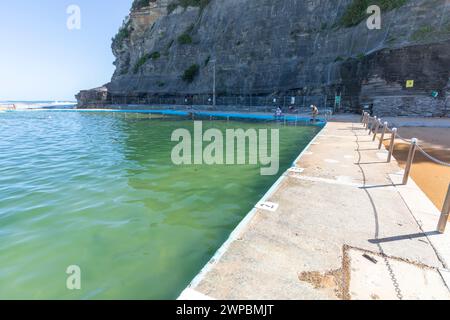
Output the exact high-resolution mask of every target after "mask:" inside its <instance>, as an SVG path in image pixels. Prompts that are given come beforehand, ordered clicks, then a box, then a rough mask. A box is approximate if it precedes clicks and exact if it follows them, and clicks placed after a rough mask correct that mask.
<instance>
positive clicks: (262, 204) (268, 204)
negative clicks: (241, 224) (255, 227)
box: [255, 201, 279, 212]
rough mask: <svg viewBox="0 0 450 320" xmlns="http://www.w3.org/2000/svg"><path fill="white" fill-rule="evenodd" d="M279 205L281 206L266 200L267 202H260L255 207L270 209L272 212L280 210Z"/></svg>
mask: <svg viewBox="0 0 450 320" xmlns="http://www.w3.org/2000/svg"><path fill="white" fill-rule="evenodd" d="M278 207H279V204H278V203H273V202H269V201H265V202H259V203H258V204H257V205H256V207H255V208H256V209H261V210H266V211H270V212H275V211H277V210H278Z"/></svg>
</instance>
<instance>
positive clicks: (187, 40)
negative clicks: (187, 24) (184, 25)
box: [178, 33, 192, 44]
mask: <svg viewBox="0 0 450 320" xmlns="http://www.w3.org/2000/svg"><path fill="white" fill-rule="evenodd" d="M178 43H179V44H191V43H192V37H191V36H190V35H189V34H187V33H183V34H182V35H181V36H179V37H178Z"/></svg>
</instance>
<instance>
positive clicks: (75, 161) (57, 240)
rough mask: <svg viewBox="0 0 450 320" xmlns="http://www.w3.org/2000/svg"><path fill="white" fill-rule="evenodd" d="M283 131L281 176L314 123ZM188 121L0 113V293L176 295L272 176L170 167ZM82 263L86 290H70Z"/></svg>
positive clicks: (252, 170) (250, 170)
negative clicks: (174, 137) (175, 139)
mask: <svg viewBox="0 0 450 320" xmlns="http://www.w3.org/2000/svg"><path fill="white" fill-rule="evenodd" d="M204 127H205V129H208V128H210V127H215V128H219V129H220V130H225V129H227V128H243V129H247V128H270V127H279V129H280V144H281V145H280V155H281V170H280V174H281V173H282V172H283V171H284V170H285V169H287V168H288V167H289V166H290V164H291V163H292V161H293V160H294V159H295V158H296V156H297V155H298V154H299V152H300V151H301V150H302V149H303V148H304V147H305V146H306V145H307V144H308V143H309V141H310V140H311V139H312V138H313V137H314V136H315V134H316V133H317V132H318V130H319V129H318V128H315V127H283V126H280V125H277V124H268V123H244V122H230V123H227V122H223V121H217V122H209V121H208V122H204ZM177 128H187V129H189V130H192V128H193V123H192V121H186V120H180V119H172V120H170V119H165V120H157V119H148V118H147V116H141V115H128V116H127V117H126V118H125V115H124V114H122V115H116V116H113V115H112V114H111V113H76V112H70V113H58V112H11V113H0V132H1V139H0V299H174V298H176V297H177V296H178V294H179V293H180V292H181V291H182V290H183V289H184V288H185V286H186V285H188V284H189V282H190V281H191V280H192V278H193V277H194V276H195V275H196V274H197V273H198V272H199V271H200V269H201V268H202V267H203V266H204V264H205V263H206V262H207V261H208V260H209V259H210V258H211V256H212V255H213V254H214V253H215V251H216V250H217V249H218V248H219V247H220V245H221V244H222V243H223V242H224V241H225V240H226V238H227V237H228V235H229V234H230V232H231V231H232V230H233V229H234V228H235V227H236V225H237V224H238V223H239V222H240V221H241V220H242V218H243V217H244V216H245V215H246V214H247V213H248V212H249V211H250V210H251V208H252V207H253V206H254V204H255V203H256V202H257V201H258V200H259V199H260V198H261V196H262V195H263V194H264V193H265V192H266V191H267V189H268V188H269V187H270V186H271V185H272V184H273V183H274V182H275V180H276V179H277V176H273V177H263V176H261V175H260V168H259V167H257V166H249V165H247V166H174V165H173V164H172V162H171V159H170V155H171V150H172V148H173V146H174V145H175V143H172V142H170V136H171V134H172V132H173V130H175V129H177ZM70 265H78V266H80V267H81V271H82V289H81V290H77V291H70V290H68V289H67V288H66V280H67V277H68V275H67V274H66V269H67V267H68V266H70Z"/></svg>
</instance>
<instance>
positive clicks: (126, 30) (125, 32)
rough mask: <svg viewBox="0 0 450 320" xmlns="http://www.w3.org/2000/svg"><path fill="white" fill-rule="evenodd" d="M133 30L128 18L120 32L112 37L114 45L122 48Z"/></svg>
mask: <svg viewBox="0 0 450 320" xmlns="http://www.w3.org/2000/svg"><path fill="white" fill-rule="evenodd" d="M131 31H132V30H131V22H130V21H129V20H128V21H127V22H124V24H123V25H122V27H121V28H120V29H119V32H118V33H117V34H116V36H115V37H114V38H113V39H112V46H113V47H118V48H122V46H123V42H124V41H125V40H126V39H128V38H129V37H130V34H131Z"/></svg>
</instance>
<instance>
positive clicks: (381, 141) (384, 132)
mask: <svg viewBox="0 0 450 320" xmlns="http://www.w3.org/2000/svg"><path fill="white" fill-rule="evenodd" d="M387 127H388V123H387V122H385V123H384V124H383V133H382V134H381V138H380V144H379V145H378V150H381V147H382V146H383V142H384V136H385V135H386V131H387Z"/></svg>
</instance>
